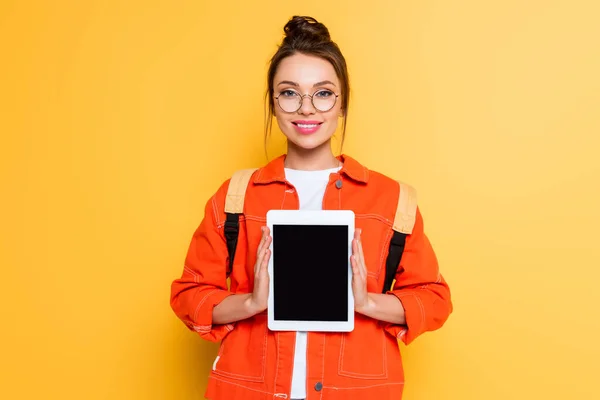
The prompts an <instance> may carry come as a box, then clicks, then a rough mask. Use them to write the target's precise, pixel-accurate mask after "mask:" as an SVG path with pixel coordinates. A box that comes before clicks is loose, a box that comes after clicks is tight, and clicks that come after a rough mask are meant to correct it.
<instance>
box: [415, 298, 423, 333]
mask: <svg viewBox="0 0 600 400" xmlns="http://www.w3.org/2000/svg"><path fill="white" fill-rule="evenodd" d="M413 296H414V297H415V299H416V300H417V303H419V307H420V308H421V329H419V330H422V329H423V328H424V327H425V307H424V306H423V302H422V301H421V299H420V298H419V296H417V295H415V294H413Z"/></svg>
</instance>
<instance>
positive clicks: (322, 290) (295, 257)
mask: <svg viewBox="0 0 600 400" xmlns="http://www.w3.org/2000/svg"><path fill="white" fill-rule="evenodd" d="M348 261H349V259H348V226H346V225H273V288H274V289H273V306H274V307H273V316H274V319H275V320H283V321H347V320H348V274H349V268H348Z"/></svg>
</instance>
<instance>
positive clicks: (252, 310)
mask: <svg viewBox="0 0 600 400" xmlns="http://www.w3.org/2000/svg"><path fill="white" fill-rule="evenodd" d="M244 296H245V297H246V298H245V299H244V310H245V313H246V315H247V316H248V317H252V316H254V315H256V314H258V313H259V312H261V311H262V310H259V309H258V306H257V304H256V303H255V302H254V301H253V299H252V293H248V294H245V295H244Z"/></svg>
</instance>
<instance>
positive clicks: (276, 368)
mask: <svg viewBox="0 0 600 400" xmlns="http://www.w3.org/2000/svg"><path fill="white" fill-rule="evenodd" d="M274 336H275V346H276V349H277V361H276V362H275V381H274V382H273V388H274V389H275V388H277V376H278V375H279V332H275V335H274Z"/></svg>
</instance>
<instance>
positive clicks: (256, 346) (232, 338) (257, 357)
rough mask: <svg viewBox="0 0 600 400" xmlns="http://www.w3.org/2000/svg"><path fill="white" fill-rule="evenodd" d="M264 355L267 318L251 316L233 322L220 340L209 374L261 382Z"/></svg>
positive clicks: (265, 351) (263, 377)
mask: <svg viewBox="0 0 600 400" xmlns="http://www.w3.org/2000/svg"><path fill="white" fill-rule="evenodd" d="M266 356H267V319H266V316H265V317H263V316H260V315H259V316H255V317H253V318H249V319H247V320H243V321H239V322H237V323H236V325H235V328H234V329H233V331H231V332H230V333H229V334H228V335H227V336H225V338H224V339H223V341H222V342H221V347H220V349H219V355H218V357H217V360H216V361H215V364H214V367H213V373H214V374H216V375H221V376H226V377H228V378H233V379H239V380H243V381H251V382H264V380H265V369H266Z"/></svg>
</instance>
